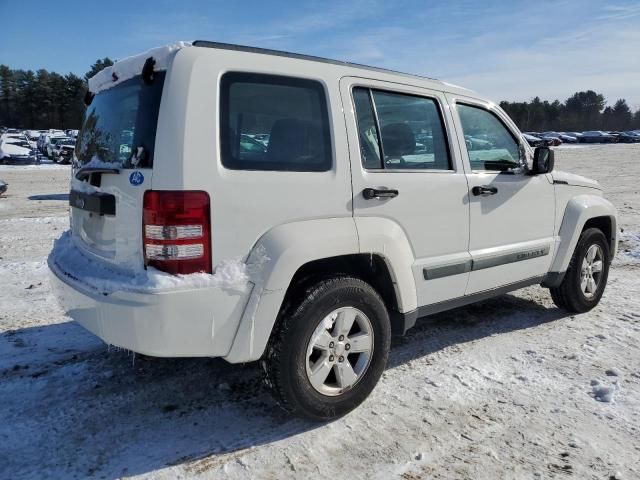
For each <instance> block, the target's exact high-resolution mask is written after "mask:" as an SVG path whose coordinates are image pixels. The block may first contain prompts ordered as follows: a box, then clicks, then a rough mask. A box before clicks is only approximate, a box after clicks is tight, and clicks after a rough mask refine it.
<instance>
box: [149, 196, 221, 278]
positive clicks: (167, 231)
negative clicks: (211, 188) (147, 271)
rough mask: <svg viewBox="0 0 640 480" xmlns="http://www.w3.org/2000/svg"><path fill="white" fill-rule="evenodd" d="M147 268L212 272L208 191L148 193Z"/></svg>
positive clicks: (175, 272) (183, 272)
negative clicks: (148, 266)
mask: <svg viewBox="0 0 640 480" xmlns="http://www.w3.org/2000/svg"><path fill="white" fill-rule="evenodd" d="M142 238H143V243H144V260H145V265H150V266H152V267H154V268H157V269H158V270H162V271H164V272H168V273H174V274H177V273H181V274H187V273H195V272H207V273H211V222H210V202H209V195H208V194H207V192H199V191H162V190H147V191H146V192H144V202H143V212H142Z"/></svg>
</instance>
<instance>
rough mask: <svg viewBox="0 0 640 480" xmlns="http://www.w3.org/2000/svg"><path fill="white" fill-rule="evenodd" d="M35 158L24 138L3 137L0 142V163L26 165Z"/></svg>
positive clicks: (33, 151)
mask: <svg viewBox="0 0 640 480" xmlns="http://www.w3.org/2000/svg"><path fill="white" fill-rule="evenodd" d="M35 158H36V154H35V150H32V149H31V147H30V146H29V142H28V141H27V140H26V138H15V137H5V138H4V139H3V140H2V141H0V162H2V163H9V162H11V163H27V162H30V161H31V160H34V159H35Z"/></svg>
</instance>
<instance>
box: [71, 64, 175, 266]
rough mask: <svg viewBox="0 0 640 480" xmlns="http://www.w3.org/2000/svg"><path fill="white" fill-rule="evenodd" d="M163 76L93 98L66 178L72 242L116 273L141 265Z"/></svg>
mask: <svg viewBox="0 0 640 480" xmlns="http://www.w3.org/2000/svg"><path fill="white" fill-rule="evenodd" d="M164 78H165V73H164V72H157V73H156V74H155V76H154V79H153V82H152V83H151V84H148V83H145V82H144V81H143V80H142V78H141V77H140V76H135V77H133V78H131V79H129V80H127V81H124V82H121V83H119V84H118V85H117V86H115V87H112V88H110V89H108V90H104V91H102V92H100V93H98V94H97V95H95V97H94V98H93V101H92V102H91V104H90V105H89V106H88V107H87V110H86V112H85V116H84V121H83V126H82V129H81V130H80V133H79V134H78V138H77V142H76V147H75V155H74V161H73V171H72V177H71V193H70V196H69V203H70V205H71V229H72V235H73V239H74V243H75V244H76V246H78V248H80V249H81V250H82V251H83V252H84V253H86V254H87V255H90V256H91V257H92V258H94V259H95V260H100V261H104V262H107V263H108V264H110V265H111V266H113V267H115V268H116V269H118V270H123V271H139V270H140V269H141V268H143V266H144V260H143V250H142V207H143V195H144V192H145V190H148V189H151V177H152V172H153V157H154V148H155V139H156V127H157V123H158V111H159V108H160V100H161V97H162V89H163V85H164Z"/></svg>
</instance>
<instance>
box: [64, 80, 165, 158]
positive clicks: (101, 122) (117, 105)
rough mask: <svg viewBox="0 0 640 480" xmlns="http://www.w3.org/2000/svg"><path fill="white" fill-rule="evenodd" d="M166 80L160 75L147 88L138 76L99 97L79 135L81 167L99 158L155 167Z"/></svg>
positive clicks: (86, 117)
mask: <svg viewBox="0 0 640 480" xmlns="http://www.w3.org/2000/svg"><path fill="white" fill-rule="evenodd" d="M164 77H165V73H164V72H158V73H156V74H155V79H154V82H153V83H152V84H151V85H146V84H145V83H144V82H143V81H142V78H141V77H140V76H137V77H134V78H132V79H130V80H127V81H126V82H122V83H121V84H120V85H118V86H116V87H114V88H111V89H109V90H105V91H103V92H100V93H98V94H97V95H96V96H95V98H94V99H93V102H92V103H91V105H89V107H87V111H86V112H85V115H84V121H83V125H82V129H81V130H80V133H79V134H78V141H77V143H76V157H77V159H78V163H79V164H81V165H84V164H86V163H88V162H90V161H91V160H93V159H94V158H95V159H96V160H97V161H101V162H108V163H117V164H119V165H120V166H122V167H124V168H135V167H139V168H150V167H152V166H153V149H154V145H155V140H156V127H157V124H158V111H159V109H160V97H161V96H162V86H163V85H164ZM134 154H135V155H134Z"/></svg>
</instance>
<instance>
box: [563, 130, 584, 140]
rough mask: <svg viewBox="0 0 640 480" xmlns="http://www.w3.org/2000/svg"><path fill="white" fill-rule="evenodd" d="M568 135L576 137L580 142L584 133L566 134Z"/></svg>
mask: <svg viewBox="0 0 640 480" xmlns="http://www.w3.org/2000/svg"><path fill="white" fill-rule="evenodd" d="M564 133H565V134H566V135H569V136H571V137H575V139H576V140H577V141H578V142H580V137H582V133H580V132H564Z"/></svg>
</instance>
